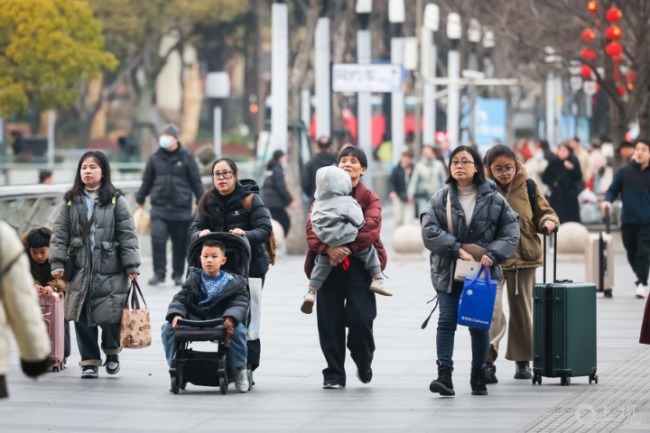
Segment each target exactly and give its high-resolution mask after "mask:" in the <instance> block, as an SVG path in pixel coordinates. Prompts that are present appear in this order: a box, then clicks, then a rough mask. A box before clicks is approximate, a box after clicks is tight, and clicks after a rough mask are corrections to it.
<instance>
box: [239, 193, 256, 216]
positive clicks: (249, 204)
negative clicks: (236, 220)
mask: <svg viewBox="0 0 650 433" xmlns="http://www.w3.org/2000/svg"><path fill="white" fill-rule="evenodd" d="M254 195H255V193H254V192H251V193H250V194H248V195H247V196H246V197H244V198H243V199H242V201H241V202H242V206H243V207H244V211H246V212H250V211H252V210H253V196H254Z"/></svg>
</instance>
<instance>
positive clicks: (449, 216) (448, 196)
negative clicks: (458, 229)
mask: <svg viewBox="0 0 650 433" xmlns="http://www.w3.org/2000/svg"><path fill="white" fill-rule="evenodd" d="M446 214H447V231H448V232H449V233H451V234H452V235H453V234H454V226H453V225H452V224H451V190H450V189H448V190H447V212H446Z"/></svg>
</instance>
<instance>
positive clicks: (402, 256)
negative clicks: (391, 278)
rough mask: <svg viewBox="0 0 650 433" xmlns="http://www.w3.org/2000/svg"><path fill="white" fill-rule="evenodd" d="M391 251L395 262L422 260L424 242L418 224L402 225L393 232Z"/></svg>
mask: <svg viewBox="0 0 650 433" xmlns="http://www.w3.org/2000/svg"><path fill="white" fill-rule="evenodd" d="M392 242H393V250H394V251H395V255H394V256H393V257H391V258H393V259H396V260H409V259H414V258H422V252H423V251H424V242H423V241H422V232H421V229H420V225H419V224H404V225H402V226H399V227H397V228H396V229H395V232H393V240H392Z"/></svg>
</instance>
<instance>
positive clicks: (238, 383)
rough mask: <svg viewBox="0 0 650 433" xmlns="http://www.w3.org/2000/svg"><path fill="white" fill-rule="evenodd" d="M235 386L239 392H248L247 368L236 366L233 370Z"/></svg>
mask: <svg viewBox="0 0 650 433" xmlns="http://www.w3.org/2000/svg"><path fill="white" fill-rule="evenodd" d="M235 388H237V391H239V392H248V390H249V389H250V385H249V383H248V370H246V368H238V369H237V371H236V372H235Z"/></svg>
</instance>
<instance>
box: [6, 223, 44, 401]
mask: <svg viewBox="0 0 650 433" xmlns="http://www.w3.org/2000/svg"><path fill="white" fill-rule="evenodd" d="M9 326H11V330H12V331H13V334H14V336H15V337H16V342H17V343H18V351H19V352H20V361H21V362H20V364H21V367H22V369H23V372H24V373H25V374H26V375H27V376H30V377H36V376H38V375H39V374H41V373H44V372H45V371H46V370H47V368H48V366H49V358H50V338H49V336H48V335H47V330H46V328H45V322H43V318H42V316H41V309H40V307H39V305H38V297H37V295H36V291H35V290H34V280H32V277H31V274H30V272H29V262H28V261H27V256H26V255H25V249H24V247H23V245H22V243H21V242H20V239H19V238H18V235H17V234H16V232H15V231H14V230H13V229H12V228H11V226H9V225H8V224H7V223H5V222H4V221H0V398H4V397H7V386H6V383H5V374H6V373H7V370H8V369H9V335H8V332H7V331H8V327H9Z"/></svg>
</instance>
